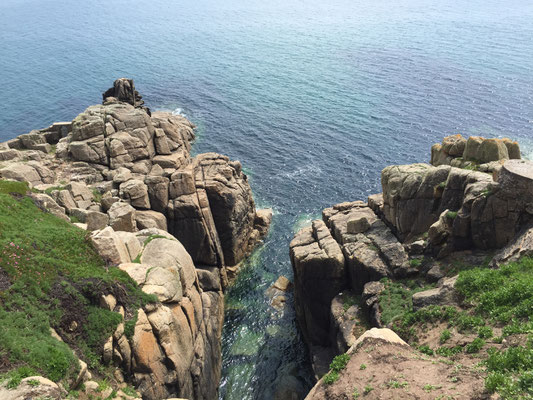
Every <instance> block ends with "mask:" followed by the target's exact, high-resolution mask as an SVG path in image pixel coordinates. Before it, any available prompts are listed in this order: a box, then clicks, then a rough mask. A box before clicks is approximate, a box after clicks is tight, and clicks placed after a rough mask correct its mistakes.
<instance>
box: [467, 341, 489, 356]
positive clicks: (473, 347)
mask: <svg viewBox="0 0 533 400" xmlns="http://www.w3.org/2000/svg"><path fill="white" fill-rule="evenodd" d="M483 346H485V341H484V340H483V339H481V338H475V339H474V340H473V341H472V342H471V343H469V344H467V345H466V348H465V351H466V352H467V353H469V354H474V353H479V351H480V350H481V348H482V347H483Z"/></svg>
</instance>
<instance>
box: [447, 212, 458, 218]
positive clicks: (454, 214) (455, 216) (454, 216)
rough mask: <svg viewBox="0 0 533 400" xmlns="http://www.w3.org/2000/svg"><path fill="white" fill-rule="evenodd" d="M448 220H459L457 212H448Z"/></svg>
mask: <svg viewBox="0 0 533 400" xmlns="http://www.w3.org/2000/svg"><path fill="white" fill-rule="evenodd" d="M446 218H448V219H455V218H457V211H448V212H447V213H446Z"/></svg>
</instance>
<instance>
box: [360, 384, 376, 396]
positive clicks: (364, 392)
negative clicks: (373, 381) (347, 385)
mask: <svg viewBox="0 0 533 400" xmlns="http://www.w3.org/2000/svg"><path fill="white" fill-rule="evenodd" d="M372 390H374V388H373V387H372V386H370V385H366V386H365V390H363V394H364V395H365V396H366V395H367V394H369V393H370V392H371V391H372Z"/></svg>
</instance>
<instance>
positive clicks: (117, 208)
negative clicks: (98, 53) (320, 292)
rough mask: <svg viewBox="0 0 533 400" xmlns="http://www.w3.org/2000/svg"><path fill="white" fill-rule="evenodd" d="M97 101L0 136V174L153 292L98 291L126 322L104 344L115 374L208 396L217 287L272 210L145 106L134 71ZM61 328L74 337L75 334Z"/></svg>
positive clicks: (213, 386) (187, 128)
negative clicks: (132, 297)
mask: <svg viewBox="0 0 533 400" xmlns="http://www.w3.org/2000/svg"><path fill="white" fill-rule="evenodd" d="M103 98H104V101H103V104H102V105H94V106H91V107H89V108H87V109H86V110H85V111H84V112H83V113H81V114H80V115H78V116H77V117H76V118H75V119H74V120H73V121H71V122H61V123H55V124H53V125H52V126H50V127H49V128H46V129H42V130H34V131H31V132H30V133H28V134H24V135H21V136H19V137H17V138H15V139H12V140H9V141H8V142H6V143H2V144H0V178H2V179H4V180H15V181H25V182H28V184H29V186H30V189H32V193H31V194H30V195H31V197H32V199H33V201H34V202H35V204H37V205H38V206H39V208H41V209H42V210H45V211H46V212H49V213H52V214H54V215H55V216H57V217H59V218H61V219H64V220H66V221H72V222H73V223H74V224H75V225H77V226H78V227H79V228H81V229H84V230H87V231H89V232H91V233H90V239H89V240H90V241H91V243H92V245H93V246H94V248H95V249H96V250H97V252H98V253H99V254H100V256H101V257H102V258H103V259H104V261H105V263H106V268H107V269H110V268H119V269H120V270H123V271H125V272H126V273H127V274H128V275H129V276H130V277H131V278H132V279H133V280H134V281H135V282H136V284H137V285H138V286H139V287H140V288H141V289H142V291H143V292H145V293H146V294H148V295H152V296H155V297H154V301H155V302H152V303H147V304H145V305H144V306H143V307H141V308H138V309H134V310H133V309H131V304H127V303H128V302H124V301H122V300H121V296H117V293H115V291H113V290H111V289H109V290H108V292H105V291H104V292H102V293H100V294H101V306H102V307H104V308H106V309H109V310H110V311H112V312H115V313H119V314H120V315H121V316H122V319H123V323H121V324H119V325H118V327H117V328H116V330H115V331H114V333H113V334H112V335H111V336H109V338H108V340H106V342H105V344H104V345H103V347H102V349H101V350H102V354H101V357H102V362H103V363H104V364H105V365H114V366H115V367H117V368H118V370H117V371H120V372H117V375H116V376H118V377H119V378H120V379H118V378H117V379H118V380H119V381H124V380H126V381H128V382H131V383H133V384H134V385H135V387H136V388H137V390H138V391H139V392H140V393H141V394H142V397H143V398H145V399H164V398H169V397H176V396H177V397H184V398H189V399H214V398H216V396H217V391H218V382H219V379H220V368H221V349H220V338H221V329H222V322H223V297H224V296H223V290H224V288H225V287H226V285H227V284H228V275H230V278H231V276H233V275H234V274H235V273H236V271H237V268H238V265H239V263H240V262H241V261H242V260H243V259H244V258H245V257H246V256H247V255H249V254H250V252H251V251H252V250H253V248H254V247H255V246H256V245H257V243H259V242H260V240H261V239H262V237H263V236H264V235H265V234H266V233H267V230H268V226H269V223H270V218H271V212H270V211H269V210H256V208H255V204H254V200H253V196H252V191H251V188H250V185H249V183H248V180H247V177H246V175H245V174H244V173H243V172H242V168H241V164H240V163H239V162H238V161H231V160H229V158H228V157H226V156H223V155H220V154H215V153H207V154H200V155H198V156H196V157H192V156H191V154H190V149H191V143H192V141H193V140H194V137H195V135H194V125H193V124H192V123H191V122H189V121H188V120H187V119H185V118H184V117H182V116H178V115H173V114H170V113H162V112H153V113H152V112H151V111H150V110H149V109H148V108H147V107H146V106H144V102H143V101H142V100H141V99H142V98H141V96H140V95H139V94H138V92H137V91H136V90H135V86H134V84H133V81H132V80H129V79H124V78H123V79H119V80H117V81H115V83H114V85H113V87H112V88H111V89H109V90H107V91H106V92H105V93H104V94H103ZM71 319H72V321H73V322H74V323H75V325H79V324H80V323H81V321H77V320H76V316H72V318H71ZM126 319H128V320H129V321H130V322H129V324H130V327H131V328H132V329H131V332H130V334H129V335H127V334H126V333H125V324H124V322H126V325H127V324H128V322H127V321H126ZM132 321H133V322H134V325H131V324H132ZM71 325H72V324H71ZM72 326H74V325H72ZM75 329H76V328H74V330H75ZM57 333H58V334H59V338H61V340H63V339H64V340H65V341H66V342H67V343H69V337H71V336H72V331H70V332H69V331H68V329H65V330H62V329H61V328H60V327H59V328H58V332H57ZM71 342H72V341H71ZM88 376H90V374H89V375H88ZM87 379H88V378H87V377H86V378H85V379H83V380H87ZM89 386H90V385H89Z"/></svg>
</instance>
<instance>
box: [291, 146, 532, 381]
mask: <svg viewBox="0 0 533 400" xmlns="http://www.w3.org/2000/svg"><path fill="white" fill-rule="evenodd" d="M474 149H475V150H474ZM460 157H462V158H461V159H459V158H460ZM519 158H520V151H519V147H518V144H517V143H515V142H511V141H510V140H507V139H502V140H493V139H482V138H470V139H468V140H467V139H464V138H462V137H461V136H453V137H447V138H445V140H444V142H443V144H442V145H438V146H434V147H433V149H432V164H433V165H430V164H422V163H419V164H412V165H395V166H390V167H387V168H385V169H384V170H383V171H382V174H381V183H382V189H383V193H381V194H376V195H372V196H369V197H368V201H367V202H366V203H365V202H362V201H354V202H346V203H341V204H337V205H335V206H333V207H330V208H326V209H324V210H323V213H322V221H313V223H312V225H311V226H310V227H308V228H304V229H302V230H301V231H300V232H298V233H297V234H296V235H295V237H294V239H293V241H292V242H291V245H290V254H291V262H292V266H293V270H294V279H295V281H294V288H295V309H296V316H297V320H298V323H299V326H300V328H301V331H302V334H303V338H304V340H305V342H306V343H307V345H308V347H309V350H310V353H311V359H312V360H313V366H314V368H315V373H316V375H317V376H318V377H320V376H321V375H322V374H323V373H324V368H323V367H324V364H326V365H327V364H329V363H326V362H325V361H326V360H327V359H328V357H329V359H331V358H332V357H333V355H335V354H340V353H342V352H344V351H346V347H347V345H348V344H349V343H351V342H352V341H353V340H354V335H353V329H354V326H356V324H355V323H353V322H351V323H350V322H349V321H347V320H345V318H344V315H346V313H347V312H348V310H351V311H350V313H352V314H353V313H354V312H356V308H354V309H351V308H350V306H347V307H346V309H345V308H344V307H342V308H341V306H340V299H342V293H343V292H349V291H351V292H352V293H353V294H355V295H361V301H360V302H359V303H358V306H360V309H361V310H363V311H365V313H366V315H367V318H368V321H369V322H370V323H371V325H373V326H376V327H381V326H382V321H381V309H380V294H381V293H382V292H383V290H385V286H384V285H383V284H382V283H381V282H380V281H381V280H383V279H385V278H387V279H392V280H396V279H402V278H407V277H411V276H413V277H414V276H420V277H423V278H425V279H427V281H428V282H438V285H437V287H436V288H434V289H431V290H428V291H423V292H420V293H417V294H416V295H414V296H413V299H412V300H413V307H414V308H415V309H418V308H422V307H426V306H429V305H454V304H458V303H460V299H459V298H457V294H456V291H455V289H454V284H455V280H456V278H457V277H455V278H444V274H443V272H442V271H441V270H440V268H439V265H438V263H436V260H440V259H442V258H444V257H447V256H450V255H452V254H460V252H462V251H465V250H470V251H480V252H482V253H483V251H485V250H487V249H501V248H503V249H502V250H501V251H500V252H498V253H497V254H496V256H495V257H494V260H493V265H497V264H498V263H501V262H505V261H512V260H516V259H517V258H518V257H519V256H520V255H524V254H530V253H531V251H532V250H531V249H532V246H531V243H530V242H531V229H532V226H533V172H532V171H533V162H531V161H525V160H520V159H519ZM463 159H469V160H470V161H469V163H470V164H462V160H463ZM491 162H494V163H497V165H496V164H493V165H492V167H490V168H489V167H488V166H487V167H486V168H485V167H483V168H482V167H481V164H480V163H485V164H486V163H491ZM450 164H451V165H450ZM473 165H474V166H475V168H473V167H472V166H473ZM460 167H465V168H460ZM482 171H485V172H482ZM504 246H506V247H504ZM484 254H485V256H486V252H485V253H484ZM442 278H444V279H442ZM352 321H353V320H352Z"/></svg>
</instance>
